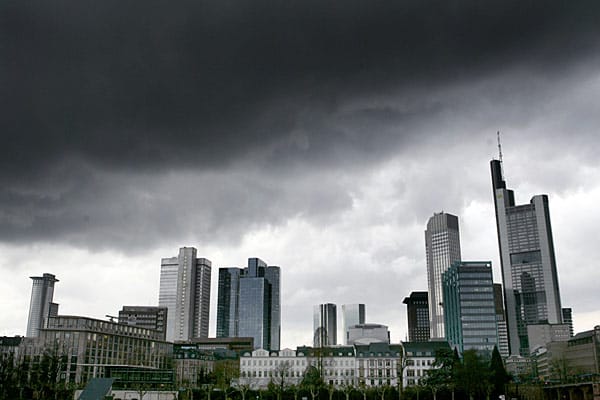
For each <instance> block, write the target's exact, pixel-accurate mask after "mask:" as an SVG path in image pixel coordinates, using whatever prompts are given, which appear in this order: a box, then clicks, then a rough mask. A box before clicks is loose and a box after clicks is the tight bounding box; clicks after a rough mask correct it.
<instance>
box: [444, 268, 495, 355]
mask: <svg viewBox="0 0 600 400" xmlns="http://www.w3.org/2000/svg"><path fill="white" fill-rule="evenodd" d="M442 282H443V289H444V292H443V298H444V319H445V327H446V339H447V340H448V342H449V343H450V345H451V346H452V347H454V348H457V349H458V351H459V352H460V353H462V352H464V351H465V350H470V349H473V350H478V351H490V352H491V351H492V350H493V349H494V346H497V345H498V328H497V324H496V309H495V307H494V288H493V283H492V263H491V262H490V261H459V262H455V263H454V264H452V266H451V267H450V269H448V271H446V272H444V273H443V274H442Z"/></svg>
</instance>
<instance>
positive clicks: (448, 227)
mask: <svg viewBox="0 0 600 400" xmlns="http://www.w3.org/2000/svg"><path fill="white" fill-rule="evenodd" d="M425 253H426V257H427V285H428V293H429V318H430V323H429V327H430V329H431V335H430V337H431V338H432V339H444V338H445V337H446V336H445V330H444V307H443V306H442V301H443V295H442V292H443V290H442V274H443V273H444V272H446V271H447V270H448V268H450V266H451V265H452V263H454V262H456V261H460V260H461V258H460V234H459V230H458V217H457V216H455V215H452V214H446V213H444V212H441V213H436V214H433V216H432V217H431V218H429V221H427V229H426V230H425Z"/></svg>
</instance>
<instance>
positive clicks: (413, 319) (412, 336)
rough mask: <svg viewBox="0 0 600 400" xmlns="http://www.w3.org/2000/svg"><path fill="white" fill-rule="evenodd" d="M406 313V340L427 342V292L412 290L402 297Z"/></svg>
mask: <svg viewBox="0 0 600 400" xmlns="http://www.w3.org/2000/svg"><path fill="white" fill-rule="evenodd" d="M403 303H404V304H406V311H407V315H408V341H409V342H428V341H429V338H430V334H431V331H430V327H429V301H428V295H427V292H412V293H411V294H410V296H409V297H406V298H404V301H403Z"/></svg>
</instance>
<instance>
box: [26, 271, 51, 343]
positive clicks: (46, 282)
mask: <svg viewBox="0 0 600 400" xmlns="http://www.w3.org/2000/svg"><path fill="white" fill-rule="evenodd" d="M31 279H32V280H33V286H32V288H31V301H30V303H29V318H28V319H27V333H26V336H27V337H37V336H38V334H39V330H40V329H41V328H44V327H45V326H46V322H47V320H48V318H49V317H54V316H56V315H57V314H58V304H56V303H53V298H54V284H55V283H56V282H58V279H56V277H55V276H54V275H52V274H44V275H42V276H32V277H31Z"/></svg>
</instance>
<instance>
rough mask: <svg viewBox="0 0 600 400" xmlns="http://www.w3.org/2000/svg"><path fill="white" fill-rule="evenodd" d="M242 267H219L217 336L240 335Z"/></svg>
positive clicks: (230, 336)
mask: <svg viewBox="0 0 600 400" xmlns="http://www.w3.org/2000/svg"><path fill="white" fill-rule="evenodd" d="M242 273H243V270H242V269H240V268H219V287H218V292H217V337H218V338H232V337H238V336H239V334H238V329H239V320H240V311H239V304H240V303H239V299H240V275H241V274H242Z"/></svg>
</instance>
